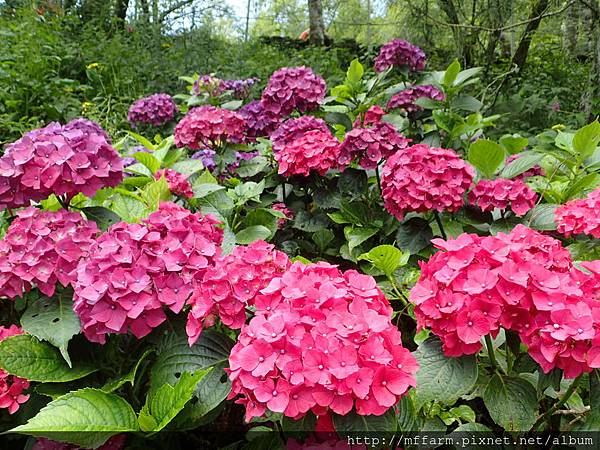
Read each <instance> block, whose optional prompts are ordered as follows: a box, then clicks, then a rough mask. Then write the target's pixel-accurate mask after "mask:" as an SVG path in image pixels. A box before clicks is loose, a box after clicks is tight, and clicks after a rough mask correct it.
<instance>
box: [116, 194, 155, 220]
mask: <svg viewBox="0 0 600 450" xmlns="http://www.w3.org/2000/svg"><path fill="white" fill-rule="evenodd" d="M111 207H112V210H113V211H114V212H116V213H117V214H118V215H119V216H120V217H121V219H123V220H124V221H126V222H137V221H138V220H139V219H140V218H142V217H144V216H145V215H146V213H147V211H148V207H147V206H146V204H145V203H144V202H143V201H141V200H138V199H136V198H133V197H131V196H128V195H123V194H119V193H117V194H115V195H114V196H113V201H112V205H111Z"/></svg>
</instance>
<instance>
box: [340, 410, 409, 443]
mask: <svg viewBox="0 0 600 450" xmlns="http://www.w3.org/2000/svg"><path fill="white" fill-rule="evenodd" d="M333 425H334V427H335V431H336V432H337V433H338V434H340V435H341V436H344V435H352V433H363V432H366V433H368V432H372V433H382V432H389V433H393V432H395V431H396V429H397V428H398V423H397V422H396V416H395V414H394V409H393V408H390V409H388V410H387V411H386V412H385V413H384V414H382V415H381V416H361V415H358V414H356V412H355V411H354V410H352V411H350V412H349V413H348V414H346V415H344V416H340V415H339V414H333Z"/></svg>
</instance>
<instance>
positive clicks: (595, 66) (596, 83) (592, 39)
mask: <svg viewBox="0 0 600 450" xmlns="http://www.w3.org/2000/svg"><path fill="white" fill-rule="evenodd" d="M584 13H585V16H586V18H587V19H588V22H587V25H588V27H589V30H590V34H589V35H587V36H588V39H586V48H587V49H588V51H589V52H588V53H587V55H588V56H589V58H590V59H589V62H590V72H589V77H588V83H587V89H586V91H585V92H584V94H583V96H582V98H581V109H582V110H583V112H584V113H585V115H586V117H587V119H588V122H591V121H592V120H594V110H593V99H594V98H598V97H599V96H600V0H597V1H596V2H595V3H592V2H589V3H588V4H587V6H586V7H585V10H584Z"/></svg>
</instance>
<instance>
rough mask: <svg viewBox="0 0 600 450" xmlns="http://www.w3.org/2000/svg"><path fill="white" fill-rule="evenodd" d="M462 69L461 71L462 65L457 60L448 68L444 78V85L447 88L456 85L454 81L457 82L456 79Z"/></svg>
mask: <svg viewBox="0 0 600 450" xmlns="http://www.w3.org/2000/svg"><path fill="white" fill-rule="evenodd" d="M460 69H461V67H460V63H459V62H458V60H457V59H455V60H454V61H452V63H451V64H450V65H449V66H448V68H447V69H446V71H445V72H444V78H443V80H442V84H443V85H444V86H447V87H450V86H452V85H453V84H454V81H456V77H457V76H458V73H459V72H460Z"/></svg>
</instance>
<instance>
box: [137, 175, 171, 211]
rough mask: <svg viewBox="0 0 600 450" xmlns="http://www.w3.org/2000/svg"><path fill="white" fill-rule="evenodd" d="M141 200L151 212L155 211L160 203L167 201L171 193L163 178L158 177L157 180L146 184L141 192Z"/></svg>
mask: <svg viewBox="0 0 600 450" xmlns="http://www.w3.org/2000/svg"><path fill="white" fill-rule="evenodd" d="M142 198H143V199H144V200H145V202H146V203H147V205H148V208H149V209H150V210H151V211H156V210H157V209H158V205H159V204H160V203H161V202H162V201H165V200H169V199H170V198H171V191H170V190H169V184H168V183H167V180H166V179H165V177H160V179H159V180H156V181H153V182H152V183H148V184H147V185H146V187H145V188H144V190H143V191H142Z"/></svg>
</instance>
